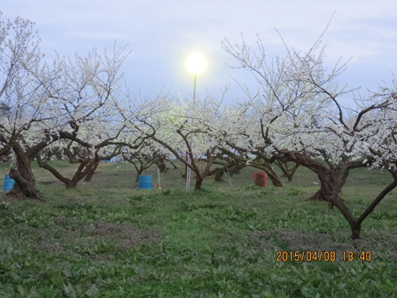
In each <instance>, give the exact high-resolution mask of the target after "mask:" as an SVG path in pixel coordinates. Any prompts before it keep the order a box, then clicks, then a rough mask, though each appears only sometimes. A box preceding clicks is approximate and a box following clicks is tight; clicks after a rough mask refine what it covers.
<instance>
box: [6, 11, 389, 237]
mask: <svg viewBox="0 0 397 298" xmlns="http://www.w3.org/2000/svg"><path fill="white" fill-rule="evenodd" d="M223 48H224V50H225V51H226V52H227V53H229V54H230V55H232V56H233V57H234V58H235V61H237V62H238V65H237V66H236V67H237V68H242V69H243V71H249V72H250V73H251V74H252V75H253V76H252V78H253V80H255V82H256V83H257V89H256V90H255V91H254V92H253V93H252V90H249V89H247V88H245V89H244V90H245V93H246V98H244V99H242V100H240V101H238V102H235V103H233V104H228V105H226V104H223V98H222V99H220V100H216V99H214V98H211V97H210V96H207V97H206V98H205V99H198V100H195V101H193V100H183V101H182V100H175V99H173V98H171V96H170V94H160V95H158V96H157V97H156V98H153V99H144V100H143V99H141V98H138V97H132V96H130V93H129V92H128V88H127V87H126V86H125V84H124V82H125V81H124V79H123V74H122V73H121V66H122V63H123V61H124V60H125V58H126V56H127V55H126V54H125V49H124V48H117V47H116V46H115V48H114V49H113V52H112V53H111V54H109V53H108V52H106V51H105V52H104V53H103V54H99V53H97V51H96V50H95V49H94V50H92V52H91V53H89V54H88V55H87V57H81V56H79V55H75V56H74V57H58V58H57V59H55V60H54V61H53V62H52V63H51V64H49V63H48V61H45V60H44V57H43V55H42V54H41V53H40V51H39V38H38V35H37V33H36V32H35V31H34V24H33V23H31V22H29V21H27V20H24V19H21V18H17V19H16V20H15V21H13V22H10V21H6V20H4V19H2V18H1V15H0V72H1V76H0V84H1V85H0V111H1V112H0V146H1V147H0V156H1V157H2V159H8V158H9V157H12V158H13V159H14V160H15V165H16V166H15V167H14V168H13V169H11V171H10V176H11V177H12V178H13V179H15V181H16V185H15V187H14V189H13V190H12V191H10V192H9V194H8V195H9V196H24V197H31V198H35V199H40V200H44V198H43V197H42V195H41V194H40V192H39V191H38V190H37V189H36V187H35V178H34V175H33V172H32V170H31V162H32V161H33V160H34V159H36V160H37V162H38V164H39V165H40V166H41V167H43V168H45V169H47V170H48V171H50V172H51V173H53V174H54V176H56V177H57V178H58V179H59V180H61V181H62V182H63V183H65V185H66V186H67V187H74V186H76V185H77V183H78V182H79V181H80V180H81V179H84V178H85V179H87V180H90V179H91V177H92V175H93V173H94V172H95V169H96V167H97V166H98V163H99V162H100V161H101V160H104V159H109V158H111V157H113V156H116V155H120V154H121V155H123V156H124V158H126V159H129V160H130V161H131V162H134V163H136V165H137V170H139V169H141V170H142V167H143V168H144V167H145V165H146V166H148V164H147V162H148V161H149V163H150V161H153V162H156V163H157V164H163V162H164V161H165V160H171V159H174V158H176V159H178V160H180V161H181V162H182V163H183V164H184V165H185V166H186V167H189V168H190V169H191V170H192V171H193V173H194V175H195V177H196V182H195V189H196V190H200V188H201V186H202V183H203V181H204V179H205V178H206V177H208V176H210V175H217V176H218V178H219V177H220V176H221V174H220V173H222V172H223V171H226V170H231V169H233V170H235V171H238V170H239V169H241V168H242V167H244V166H247V165H251V166H254V167H257V168H260V169H262V170H264V171H266V172H267V173H268V175H269V177H270V179H271V181H272V183H273V184H274V185H275V186H282V182H281V180H280V179H279V177H278V176H277V174H276V173H275V172H274V171H273V168H272V165H276V166H279V167H280V168H281V169H282V170H283V172H284V173H285V174H286V175H287V176H288V177H289V179H291V178H292V175H293V173H294V172H295V170H296V168H297V166H304V167H307V168H308V169H310V170H312V171H313V172H315V173H316V174H317V176H318V178H319V180H320V189H319V190H318V191H317V192H316V193H315V194H313V196H312V197H311V199H318V200H324V201H326V202H328V203H329V204H330V205H332V206H336V208H337V209H338V210H339V211H340V212H341V213H342V214H343V216H344V217H345V218H346V220H347V221H348V223H349V224H350V227H351V230H352V238H353V239H356V238H359V237H360V231H361V224H362V222H363V220H364V219H365V218H366V217H367V216H368V215H369V214H370V213H371V212H372V211H373V210H374V208H375V207H376V205H377V204H378V203H379V202H380V201H381V200H382V199H383V198H384V197H385V196H386V195H387V193H389V192H390V191H391V190H392V189H394V188H395V187H396V185H397V164H396V162H397V159H396V152H397V151H396V127H397V126H396V119H397V118H396V104H397V96H396V89H397V86H396V83H395V82H392V84H391V86H389V87H387V86H384V87H379V90H377V91H376V92H370V93H369V94H368V96H367V97H355V96H354V94H355V93H354V91H352V90H347V89H346V88H345V87H342V88H341V87H339V86H338V84H337V83H336V81H337V78H338V77H339V75H340V74H341V73H342V72H343V71H344V70H345V68H346V63H340V62H339V63H337V64H336V65H335V66H334V67H333V68H331V69H327V68H326V67H325V62H324V58H325V51H324V50H325V48H324V47H322V44H321V40H320V39H319V40H318V41H317V42H316V43H315V44H314V45H313V47H312V48H311V49H310V50H309V51H308V52H307V53H303V52H299V51H296V50H295V49H293V48H289V47H286V53H287V54H286V55H285V56H284V57H281V56H280V57H275V58H273V59H272V60H269V59H268V58H267V56H266V52H265V48H264V45H263V44H262V42H261V41H260V40H259V41H258V44H257V47H255V49H251V48H250V47H249V46H248V45H247V44H246V43H245V42H244V40H243V41H242V43H241V44H236V45H234V44H231V43H230V42H228V41H227V40H225V41H224V42H223ZM243 88H244V87H243ZM227 94H228V93H227V92H225V94H224V96H226V95H227ZM348 96H350V97H351V98H353V99H354V101H355V103H356V105H355V107H354V108H349V107H347V106H345V105H343V102H344V100H345V99H346V98H347V97H348ZM51 156H57V157H60V156H62V157H63V158H67V159H68V160H69V161H70V162H71V163H77V164H79V166H78V168H77V170H76V173H74V175H73V176H72V177H65V176H64V175H63V174H61V172H60V171H58V170H57V169H56V168H55V167H53V166H52V165H51V164H50V163H48V159H49V157H51ZM145 163H146V164H145ZM203 163H204V166H203ZM216 164H220V167H218V168H215V165H216ZM291 164H292V168H291ZM139 167H140V168H139ZM358 167H384V168H385V169H386V170H387V171H389V172H390V174H391V182H390V184H389V185H387V186H385V188H384V190H383V191H382V192H380V193H379V195H378V196H377V197H376V198H374V199H373V201H372V203H371V204H370V205H369V206H367V207H366V209H364V211H363V213H362V214H361V215H360V216H359V217H357V218H356V217H354V216H353V214H352V212H351V211H350V210H349V208H348V206H347V205H346V203H345V201H344V200H343V199H342V198H341V195H340V194H341V190H342V188H343V186H344V184H345V182H346V179H347V177H348V175H349V171H350V170H351V169H355V168H358Z"/></svg>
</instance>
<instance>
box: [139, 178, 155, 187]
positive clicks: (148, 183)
mask: <svg viewBox="0 0 397 298" xmlns="http://www.w3.org/2000/svg"><path fill="white" fill-rule="evenodd" d="M139 189H152V176H150V175H139Z"/></svg>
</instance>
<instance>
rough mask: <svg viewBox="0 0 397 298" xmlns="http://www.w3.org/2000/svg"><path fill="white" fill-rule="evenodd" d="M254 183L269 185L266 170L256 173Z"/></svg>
mask: <svg viewBox="0 0 397 298" xmlns="http://www.w3.org/2000/svg"><path fill="white" fill-rule="evenodd" d="M254 183H255V185H256V186H263V187H267V174H266V173H265V172H260V173H254Z"/></svg>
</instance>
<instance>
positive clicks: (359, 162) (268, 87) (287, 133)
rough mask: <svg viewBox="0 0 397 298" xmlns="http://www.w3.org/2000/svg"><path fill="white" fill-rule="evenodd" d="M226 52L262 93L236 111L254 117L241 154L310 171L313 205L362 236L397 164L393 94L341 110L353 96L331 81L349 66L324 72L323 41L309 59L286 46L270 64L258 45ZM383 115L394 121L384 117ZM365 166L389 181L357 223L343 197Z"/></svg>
mask: <svg viewBox="0 0 397 298" xmlns="http://www.w3.org/2000/svg"><path fill="white" fill-rule="evenodd" d="M224 48H225V49H226V50H227V51H228V52H229V53H231V54H232V55H233V56H234V57H235V58H236V59H237V60H238V61H239V62H240V64H241V67H243V68H245V69H248V70H250V71H251V72H252V73H253V74H254V77H255V79H256V80H257V82H258V85H259V90H260V92H258V93H257V94H255V96H249V97H248V98H249V99H248V103H247V104H246V106H245V107H243V108H242V109H241V110H242V112H241V113H242V114H246V113H247V111H249V108H250V107H253V110H252V112H249V114H248V115H252V117H256V119H258V120H257V125H253V126H252V127H251V128H252V131H251V132H250V133H246V132H244V133H242V134H241V135H242V136H243V138H245V143H246V144H248V145H246V146H242V149H243V150H246V151H247V152H249V153H251V154H257V152H258V151H260V152H266V153H267V156H270V157H271V158H275V159H278V160H280V161H282V162H295V163H296V164H298V165H302V166H304V167H307V168H309V169H310V170H312V171H313V172H315V173H316V174H317V176H318V178H319V180H320V183H321V185H320V190H319V191H318V192H317V193H315V194H314V195H313V196H312V197H311V199H320V200H324V201H327V202H329V203H330V205H331V206H336V207H337V208H338V210H339V211H340V212H341V213H342V214H343V216H344V217H345V219H346V220H347V221H348V222H349V224H350V227H351V231H352V235H351V237H352V239H357V238H359V237H360V231H361V223H362V221H363V220H364V219H365V218H366V217H367V216H368V215H369V214H370V213H371V212H372V210H373V209H374V208H375V206H376V205H377V204H378V203H379V202H380V201H381V200H382V199H383V198H384V196H385V195H386V194H387V193H388V192H390V190H391V189H393V188H394V187H395V175H394V168H393V167H392V165H393V163H395V159H394V155H392V154H390V152H392V150H390V149H391V148H393V146H394V145H393V140H395V138H394V132H393V129H391V127H395V126H394V125H395V119H396V117H395V116H396V115H395V114H394V111H395V107H394V105H395V104H394V103H393V101H394V102H395V99H394V97H393V94H395V93H394V92H393V91H390V90H388V92H383V93H376V94H372V95H371V94H370V95H368V97H367V98H365V99H363V98H362V97H359V99H356V106H357V108H355V109H351V108H347V107H344V106H343V104H342V102H343V98H346V96H348V95H351V97H353V96H352V95H353V93H352V91H351V90H350V91H349V90H346V88H345V87H342V88H340V87H339V86H338V85H337V83H336V78H337V77H338V76H339V75H340V74H341V73H343V71H345V67H346V63H340V61H338V63H336V64H335V66H334V67H333V68H331V69H327V68H326V67H325V66H324V64H325V62H324V57H325V52H324V50H325V48H324V47H322V48H321V41H320V39H319V40H318V41H317V42H316V43H315V44H314V46H313V47H312V48H311V49H310V50H309V51H308V52H307V53H302V52H299V51H296V50H294V49H292V48H287V55H286V57H284V58H279V57H277V58H276V59H275V60H274V61H273V63H271V64H268V62H267V59H266V54H265V51H264V47H263V44H262V43H261V42H260V41H259V42H258V50H257V51H253V50H251V49H250V48H249V47H248V46H247V45H246V44H245V43H244V42H243V45H242V46H237V45H236V46H232V45H231V44H230V43H228V42H226V43H225V44H224ZM247 94H248V95H249V90H247ZM385 114H387V115H391V116H389V117H384V115H385ZM380 115H381V116H380ZM240 126H241V127H246V124H245V123H244V122H243V123H241V124H240ZM379 143H381V144H384V148H383V147H382V150H380V149H379V147H377V146H375V145H376V144H379ZM375 147H376V148H378V150H377V149H375ZM386 149H387V150H386ZM386 152H389V153H386ZM385 155H387V156H388V157H387V158H386V157H385ZM375 161H377V162H376V163H375ZM370 165H372V166H374V165H384V166H386V165H387V166H388V169H389V171H391V173H392V175H393V182H392V183H391V184H390V185H389V186H387V187H386V188H385V189H384V190H383V191H382V192H381V193H380V194H379V196H378V197H377V198H375V200H374V201H373V202H372V203H371V204H370V206H369V207H368V208H367V209H366V210H365V211H364V212H363V214H362V215H361V216H360V217H359V218H355V217H354V216H353V215H352V213H351V211H350V210H349V209H348V207H347V205H346V203H345V201H344V200H343V199H342V198H341V196H340V192H341V190H342V188H343V186H344V184H345V183H346V180H347V177H348V175H349V171H350V170H351V169H355V168H359V167H366V166H370Z"/></svg>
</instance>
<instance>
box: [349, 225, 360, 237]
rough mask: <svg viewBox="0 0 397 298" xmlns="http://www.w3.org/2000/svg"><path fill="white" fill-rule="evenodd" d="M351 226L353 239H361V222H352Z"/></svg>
mask: <svg viewBox="0 0 397 298" xmlns="http://www.w3.org/2000/svg"><path fill="white" fill-rule="evenodd" d="M350 227H351V230H352V235H351V238H352V240H356V239H360V232H361V223H360V222H355V223H353V224H350Z"/></svg>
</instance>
